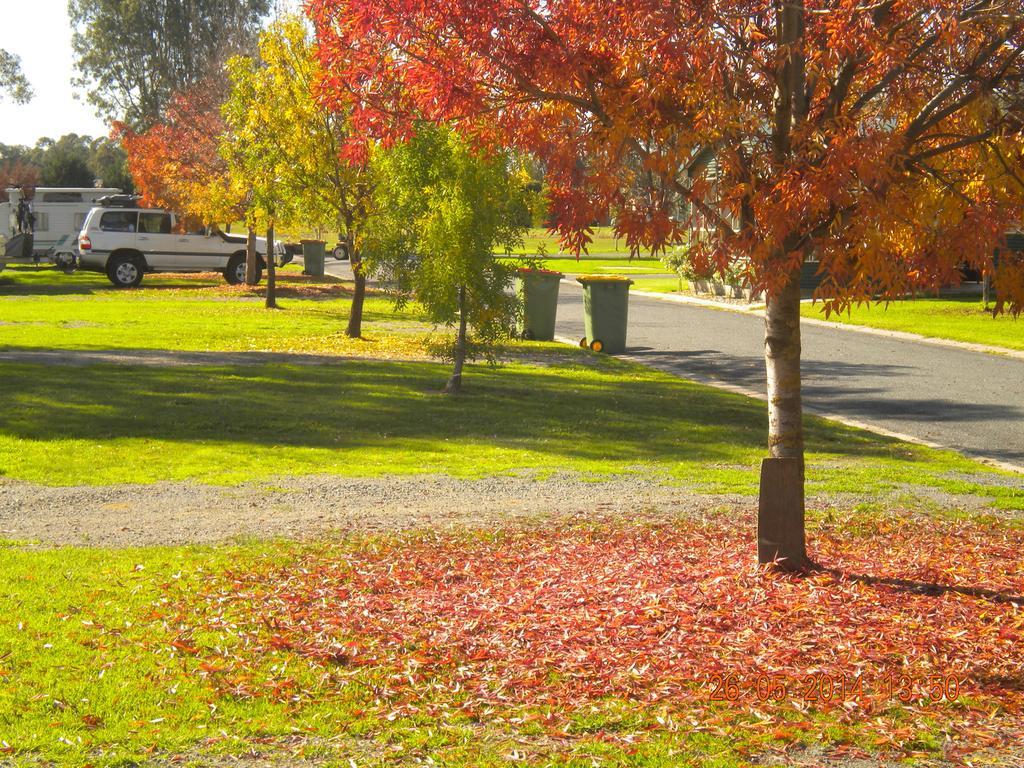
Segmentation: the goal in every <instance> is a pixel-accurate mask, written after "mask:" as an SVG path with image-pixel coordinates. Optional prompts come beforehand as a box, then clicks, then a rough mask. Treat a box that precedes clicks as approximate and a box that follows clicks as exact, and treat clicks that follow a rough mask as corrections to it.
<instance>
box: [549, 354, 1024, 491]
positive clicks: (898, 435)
mask: <svg viewBox="0 0 1024 768" xmlns="http://www.w3.org/2000/svg"><path fill="white" fill-rule="evenodd" d="M555 341H558V342H561V343H563V344H569V345H571V346H574V347H578V346H579V341H578V340H573V339H570V338H569V337H567V336H560V335H556V336H555ZM614 357H617V358H618V359H620V360H628V361H629V362H631V363H636V364H638V365H643V366H646V367H648V368H654V370H658V371H662V373H668V374H669V375H670V376H675V377H676V378H679V379H684V380H686V381H692V382H694V383H696V384H703V385H705V386H709V387H714V388H715V389H721V390H724V391H726V392H732V393H733V394H736V395H743V396H744V397H751V398H754V399H755V400H760V401H762V402H768V396H767V395H766V394H763V393H761V392H758V391H757V390H754V389H750V388H748V387H741V386H739V385H737V384H730V383H728V382H725V381H716V380H715V379H711V378H707V377H703V376H701V377H696V376H695V377H690V376H681V375H679V374H676V373H670V372H669V371H663V370H662V369H660V368H655V367H654V366H653V365H651V364H650V363H648V362H647V361H646V360H644V359H642V358H639V357H636V356H634V355H630V354H628V353H627V354H624V355H615V356H614ZM804 412H806V413H810V414H812V415H814V416H817V417H819V418H822V419H828V420H829V421H835V422H838V423H839V424H843V425H844V426H847V427H853V428H854V429H863V430H864V431H866V432H872V433H874V434H876V435H881V436H882V437H891V438H893V439H894V440H901V441H903V442H905V443H912V444H914V445H921V446H924V447H925V448H933V449H935V450H940V451H952V452H953V453H957V454H959V455H960V456H963V457H964V458H968V459H971V460H973V461H978V462H981V463H982V464H986V465H988V466H990V467H995V468H996V469H1001V470H1003V471H1004V472H1012V473H1014V474H1018V475H1024V466H1021V465H1018V464H1012V463H1010V462H1008V461H1003V460H1002V459H996V458H993V457H991V456H983V455H981V454H976V453H966V452H964V451H961V450H958V449H956V448H953V447H952V446H949V445H942V444H941V443H936V442H933V441H931V440H925V439H924V438H921V437H915V436H914V435H908V434H905V433H903V432H896V431H894V430H891V429H886V428H885V427H880V426H877V425H875V424H870V423H868V422H865V421H860V420H859V419H851V418H849V417H847V416H842V415H840V414H838V413H833V412H831V411H828V410H826V409H824V408H815V407H814V406H810V405H804Z"/></svg>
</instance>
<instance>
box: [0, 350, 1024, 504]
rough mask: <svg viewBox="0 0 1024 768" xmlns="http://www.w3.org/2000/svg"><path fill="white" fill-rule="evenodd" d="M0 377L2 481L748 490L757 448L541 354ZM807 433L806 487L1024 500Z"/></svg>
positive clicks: (725, 416) (670, 389)
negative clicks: (637, 480)
mask: <svg viewBox="0 0 1024 768" xmlns="http://www.w3.org/2000/svg"><path fill="white" fill-rule="evenodd" d="M533 350H534V352H533V355H534V356H535V357H538V356H540V357H543V347H541V345H534V347H533ZM4 372H5V375H4V377H3V379H2V381H0V397H2V398H3V400H4V402H5V403H7V407H6V408H4V409H3V411H2V412H0V455H2V456H3V457H4V458H3V465H2V470H3V474H4V476H6V477H8V478H10V479H16V480H27V481H33V482H38V483H44V484H52V485H75V484H107V483H119V482H154V481H158V480H165V479H167V480H197V481H200V482H207V483H229V484H230V483H237V482H242V481H245V480H252V479H257V480H258V479H270V478H273V477H275V476H279V475H283V476H288V475H293V476H294V475H308V474H318V473H330V474H337V475H347V476H373V475H381V474H410V473H436V472H441V473H447V474H451V475H455V476H466V477H478V476H481V475H488V474H502V473H511V472H515V471H518V470H524V469H525V470H534V471H536V472H539V473H541V474H547V473H550V472H555V471H567V472H580V473H585V474H592V475H594V476H595V478H600V477H602V476H610V475H615V474H620V473H630V472H636V473H643V474H652V473H654V474H656V475H660V476H663V477H664V478H665V480H666V481H671V482H678V483H683V484H686V485H689V486H692V487H694V488H697V489H700V490H704V491H710V492H740V493H746V494H753V493H755V492H756V483H757V469H756V468H757V465H758V462H759V460H760V458H761V456H762V455H763V454H764V447H763V442H764V434H765V429H766V416H765V409H764V405H763V403H761V402H759V401H754V400H750V399H747V398H744V397H741V396H738V395H731V394H727V393H723V392H720V391H717V390H714V389H711V388H709V387H703V386H699V385H696V384H691V383H688V382H685V381H681V380H679V379H676V378H674V377H672V376H670V375H668V374H664V373H660V372H657V371H652V370H649V369H647V368H644V367H641V366H638V365H632V364H627V363H622V362H619V361H615V360H599V361H595V360H591V359H589V356H588V355H586V354H584V353H582V352H579V353H577V352H575V351H568V352H567V353H565V354H563V353H562V350H561V349H559V348H557V347H554V346H553V345H552V347H551V352H550V359H549V360H548V361H547V364H546V365H525V364H509V365H505V366H501V367H498V368H491V367H488V366H484V365H478V366H472V367H470V369H469V370H468V371H467V374H466V380H465V387H466V393H465V395H464V396H460V397H459V398H457V399H453V398H448V397H443V396H441V395H439V394H438V391H439V389H440V388H441V386H442V385H443V384H444V381H445V379H446V376H447V373H448V368H447V367H446V366H444V365H441V364H438V363H429V362H396V361H370V360H353V361H347V362H342V363H339V364H335V365H319V366H311V365H282V364H273V365H212V364H211V365H202V366H178V367H163V366H127V367H126V366H115V365H89V366H83V367H79V366H46V365H40V364H36V363H22V362H8V363H5V364H4ZM807 439H808V446H809V455H808V461H809V470H808V472H809V489H810V491H811V492H812V493H814V492H825V491H829V492H835V491H843V492H850V493H860V494H863V495H864V497H865V498H867V495H868V494H871V493H886V492H888V491H892V490H894V489H897V488H899V487H901V486H903V485H907V484H909V485H913V486H929V487H936V488H941V489H944V490H949V491H952V492H965V493H977V494H980V495H981V496H982V497H983V498H989V499H990V500H991V502H992V503H993V504H995V505H996V506H1005V507H1008V508H1020V507H1021V506H1024V491H1020V490H1013V489H1012V488H1009V487H1002V486H1000V485H999V484H998V482H994V484H991V485H986V484H984V483H983V482H982V479H975V480H964V479H958V475H957V473H967V475H969V476H971V477H975V476H976V475H977V474H978V473H982V474H985V475H987V474H991V473H989V471H988V470H984V469H982V468H981V467H980V466H979V465H977V464H975V463H974V462H971V461H968V460H967V459H963V458H960V457H958V456H957V455H955V454H953V453H945V452H936V451H931V450H928V449H925V448H920V447H915V446H910V445H907V444H905V443H900V442H898V441H894V440H888V439H885V438H881V437H877V436H874V435H871V434H869V433H866V432H860V431H857V430H853V429H848V428H845V427H842V426H839V425H835V424H830V423H828V422H825V421H821V420H818V419H813V418H812V419H808V436H807ZM965 476H966V475H965ZM992 480H993V481H997V477H995V476H993V477H992Z"/></svg>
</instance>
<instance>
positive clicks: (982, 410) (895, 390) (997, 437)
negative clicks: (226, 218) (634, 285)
mask: <svg viewBox="0 0 1024 768" xmlns="http://www.w3.org/2000/svg"><path fill="white" fill-rule="evenodd" d="M327 271H328V272H329V273H331V274H335V275H338V276H340V277H347V278H350V277H351V270H350V269H349V267H348V264H347V263H339V262H333V261H331V260H328V263H327ZM1021 323H1022V324H1021V333H1024V319H1022V320H1021ZM556 331H557V333H558V334H559V335H560V336H564V337H567V338H570V339H579V338H580V337H582V336H583V333H584V331H583V292H582V290H581V289H580V288H579V287H578V286H577V285H576V284H575V283H571V282H568V281H565V282H563V283H562V286H561V291H560V293H559V305H558V323H557V328H556ZM763 335H764V320H763V319H762V318H761V317H759V316H757V315H753V314H746V313H740V312H731V311H728V310H724V309H717V308H709V307H701V306H695V305H687V304H677V303H673V302H667V301H663V300H659V299H651V298H645V297H641V296H637V295H635V294H634V295H633V296H631V298H630V305H629V331H628V337H627V349H626V353H627V354H626V357H629V358H630V359H633V360H636V361H638V362H642V363H644V364H646V365H650V366H653V367H655V368H659V369H661V370H664V371H668V372H669V373H674V374H676V375H678V376H681V377H683V378H687V379H691V380H693V381H699V382H703V383H707V384H713V385H718V386H727V387H732V388H739V389H741V390H743V391H746V392H751V393H759V394H760V395H761V396H762V397H763V396H764V394H765V372H764V357H763V355H764V338H763ZM802 339H803V381H804V389H803V392H804V408H805V409H806V410H807V411H808V412H811V413H819V414H822V415H826V416H834V417H839V418H841V419H845V420H848V421H853V422H857V423H860V424H863V425H866V426H868V427H875V428H878V429H881V430H886V431H889V432H896V433H899V434H902V435H908V436H910V437H914V438H917V439H919V440H924V441H926V442H930V443H935V444H938V445H941V446H945V447H948V448H952V449H954V450H957V451H961V452H962V453H966V454H968V455H974V456H981V457H986V458H991V459H996V460H998V461H1002V462H1007V463H1009V464H1013V465H1016V466H1018V467H1024V360H1021V359H1018V358H1008V357H1000V356H998V355H992V354H987V353H984V352H974V351H970V350H965V349H957V348H955V347H944V346H939V345H935V344H929V343H924V342H918V341H907V340H902V339H894V338H888V337H885V336H878V335H868V334H863V333H857V332H854V331H845V330H841V329H835V328H826V327H820V326H812V325H808V324H806V323H805V324H804V326H803V329H802Z"/></svg>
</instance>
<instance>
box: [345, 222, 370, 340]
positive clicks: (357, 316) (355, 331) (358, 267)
mask: <svg viewBox="0 0 1024 768" xmlns="http://www.w3.org/2000/svg"><path fill="white" fill-rule="evenodd" d="M346 244H347V245H348V262H349V264H351V265H352V275H353V277H354V278H355V281H356V287H355V291H353V293H352V306H351V307H350V308H349V311H348V328H347V329H345V334H346V335H347V336H348V337H349V338H351V339H358V338H361V337H362V335H363V300H364V298H365V297H366V273H365V272H364V271H363V260H362V258H361V257H360V256H359V253H358V252H357V251H356V249H355V243H354V242H353V241H352V240H347V241H346Z"/></svg>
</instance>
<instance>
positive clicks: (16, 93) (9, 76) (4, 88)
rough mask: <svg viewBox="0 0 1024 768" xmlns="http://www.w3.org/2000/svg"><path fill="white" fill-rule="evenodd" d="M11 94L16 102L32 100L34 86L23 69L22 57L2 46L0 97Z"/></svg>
mask: <svg viewBox="0 0 1024 768" xmlns="http://www.w3.org/2000/svg"><path fill="white" fill-rule="evenodd" d="M3 95H7V96H10V97H11V98H12V99H13V100H14V102H15V103H16V104H27V103H28V102H29V101H31V99H32V96H33V93H32V86H31V85H30V84H29V82H28V78H26V77H25V73H24V72H22V71H21V58H20V57H19V56H15V55H14V54H13V53H11V52H10V51H5V50H4V49H3V48H0V97H2V96H3Z"/></svg>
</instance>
